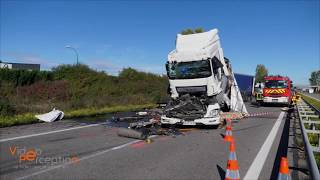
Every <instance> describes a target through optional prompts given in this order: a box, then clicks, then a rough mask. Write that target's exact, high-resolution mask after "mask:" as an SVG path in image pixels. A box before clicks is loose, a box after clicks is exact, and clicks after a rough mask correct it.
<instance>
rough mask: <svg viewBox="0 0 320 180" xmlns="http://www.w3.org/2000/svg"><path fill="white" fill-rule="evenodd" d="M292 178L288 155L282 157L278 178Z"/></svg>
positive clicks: (285, 179)
mask: <svg viewBox="0 0 320 180" xmlns="http://www.w3.org/2000/svg"><path fill="white" fill-rule="evenodd" d="M289 179H291V177H290V175H289V165H288V159H287V158H286V157H282V158H281V161H280V170H279V175H278V180H289Z"/></svg>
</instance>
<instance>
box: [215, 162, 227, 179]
mask: <svg viewBox="0 0 320 180" xmlns="http://www.w3.org/2000/svg"><path fill="white" fill-rule="evenodd" d="M217 169H218V172H219V176H220V179H221V180H224V177H225V176H226V171H225V170H224V169H223V168H222V167H220V166H219V165H217Z"/></svg>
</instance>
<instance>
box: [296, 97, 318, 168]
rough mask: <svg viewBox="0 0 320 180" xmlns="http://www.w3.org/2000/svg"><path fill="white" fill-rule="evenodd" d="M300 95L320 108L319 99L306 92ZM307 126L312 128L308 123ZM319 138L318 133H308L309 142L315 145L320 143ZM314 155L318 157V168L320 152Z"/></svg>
mask: <svg viewBox="0 0 320 180" xmlns="http://www.w3.org/2000/svg"><path fill="white" fill-rule="evenodd" d="M300 95H301V96H302V97H303V99H304V100H305V101H307V102H308V103H310V104H312V105H313V106H314V107H315V108H317V109H320V101H317V100H315V99H313V98H310V97H308V96H306V95H304V94H301V93H300ZM313 120H318V119H313ZM305 127H306V128H307V129H309V128H310V127H309V125H308V124H305ZM319 128H320V125H319V124H317V125H316V129H317V130H319ZM318 138H319V137H318V134H308V139H309V142H310V144H311V145H313V146H318V145H319V144H318V143H319V140H318ZM314 157H315V159H316V162H317V165H318V168H319V167H320V153H314Z"/></svg>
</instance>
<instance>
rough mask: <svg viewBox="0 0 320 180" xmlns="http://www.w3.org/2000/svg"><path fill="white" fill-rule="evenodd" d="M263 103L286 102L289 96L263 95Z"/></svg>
mask: <svg viewBox="0 0 320 180" xmlns="http://www.w3.org/2000/svg"><path fill="white" fill-rule="evenodd" d="M263 102H264V103H279V104H288V103H289V98H288V97H264V98H263Z"/></svg>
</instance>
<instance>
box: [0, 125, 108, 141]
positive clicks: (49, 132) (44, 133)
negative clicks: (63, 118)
mask: <svg viewBox="0 0 320 180" xmlns="http://www.w3.org/2000/svg"><path fill="white" fill-rule="evenodd" d="M101 124H104V123H98V124H90V125H86V126H78V127H73V128H67V129H61V130H56V131H48V132H43V133H37V134H30V135H25V136H18V137H12V138H6V139H0V143H1V142H7V141H13V140H18V139H25V138H30V137H35V136H42V135H47V134H54V133H59V132H64V131H71V130H75V129H82V128H87V127H94V126H98V125H101Z"/></svg>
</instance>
